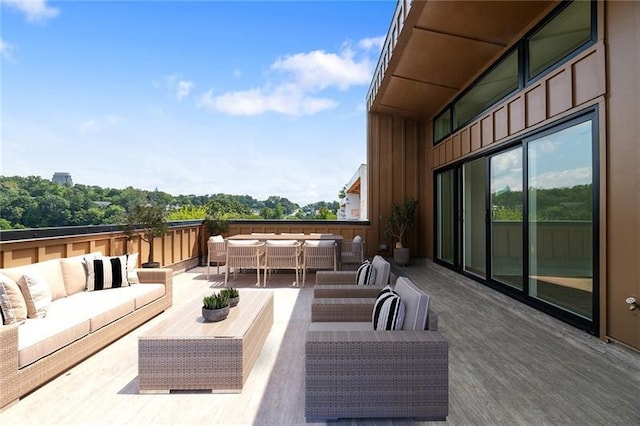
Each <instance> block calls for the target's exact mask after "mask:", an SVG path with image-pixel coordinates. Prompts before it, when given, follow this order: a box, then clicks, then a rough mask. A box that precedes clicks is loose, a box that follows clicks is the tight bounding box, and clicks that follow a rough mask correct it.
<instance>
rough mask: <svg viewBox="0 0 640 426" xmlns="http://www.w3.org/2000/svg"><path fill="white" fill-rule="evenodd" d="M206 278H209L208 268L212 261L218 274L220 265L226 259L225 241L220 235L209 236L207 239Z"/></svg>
mask: <svg viewBox="0 0 640 426" xmlns="http://www.w3.org/2000/svg"><path fill="white" fill-rule="evenodd" d="M207 247H208V252H207V280H208V279H209V268H210V267H211V264H212V263H215V264H216V267H217V271H216V273H217V274H218V275H220V265H221V264H224V263H225V262H226V261H227V243H226V242H225V241H224V238H223V237H222V235H214V236H212V237H209V240H208V241H207Z"/></svg>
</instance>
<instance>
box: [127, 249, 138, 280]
mask: <svg viewBox="0 0 640 426" xmlns="http://www.w3.org/2000/svg"><path fill="white" fill-rule="evenodd" d="M139 256H140V253H130V254H127V282H128V283H129V285H131V284H138V283H140V278H139V277H138V273H137V272H136V268H137V267H138V257H139Z"/></svg>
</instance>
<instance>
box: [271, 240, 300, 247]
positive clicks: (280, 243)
mask: <svg viewBox="0 0 640 426" xmlns="http://www.w3.org/2000/svg"><path fill="white" fill-rule="evenodd" d="M296 244H298V241H296V240H267V245H268V246H295V245H296Z"/></svg>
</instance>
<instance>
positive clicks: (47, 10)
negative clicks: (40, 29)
mask: <svg viewBox="0 0 640 426" xmlns="http://www.w3.org/2000/svg"><path fill="white" fill-rule="evenodd" d="M0 2H2V3H4V4H6V5H7V6H9V7H11V8H13V9H16V10H18V11H20V12H22V13H24V14H25V16H26V18H27V21H29V22H34V23H42V22H45V21H46V20H48V19H52V18H55V17H56V16H58V15H59V14H60V10H59V9H56V8H55V7H51V6H49V5H47V1H46V0H0Z"/></svg>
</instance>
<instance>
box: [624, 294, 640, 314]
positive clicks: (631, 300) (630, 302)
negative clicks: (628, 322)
mask: <svg viewBox="0 0 640 426" xmlns="http://www.w3.org/2000/svg"><path fill="white" fill-rule="evenodd" d="M626 302H627V305H629V310H630V311H635V310H636V309H638V308H639V307H640V306H639V305H638V301H637V300H636V298H635V297H627V300H626Z"/></svg>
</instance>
